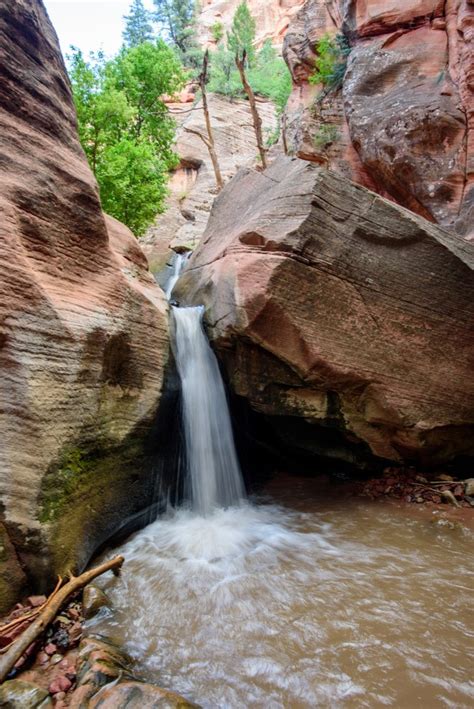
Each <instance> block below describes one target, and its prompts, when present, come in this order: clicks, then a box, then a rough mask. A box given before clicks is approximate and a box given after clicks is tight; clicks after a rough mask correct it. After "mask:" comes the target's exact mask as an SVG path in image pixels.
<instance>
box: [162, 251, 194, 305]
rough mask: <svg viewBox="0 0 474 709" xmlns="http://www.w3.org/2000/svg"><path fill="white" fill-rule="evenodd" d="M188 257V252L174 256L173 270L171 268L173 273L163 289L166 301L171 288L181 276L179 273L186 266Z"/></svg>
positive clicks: (168, 298)
mask: <svg viewBox="0 0 474 709" xmlns="http://www.w3.org/2000/svg"><path fill="white" fill-rule="evenodd" d="M189 255H190V252H189V251H188V252H186V253H184V254H176V260H175V262H174V268H173V273H172V275H171V276H170V278H169V280H168V283H167V284H166V288H165V296H166V300H170V298H171V295H172V293H173V288H174V287H175V285H176V283H177V282H178V278H179V277H180V275H181V271H182V270H183V268H184V267H185V265H186V261H187V260H188V258H189Z"/></svg>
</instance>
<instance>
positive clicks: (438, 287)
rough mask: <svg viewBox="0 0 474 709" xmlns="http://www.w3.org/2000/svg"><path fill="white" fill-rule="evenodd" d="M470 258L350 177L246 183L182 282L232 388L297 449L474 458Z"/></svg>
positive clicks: (217, 208) (313, 170)
mask: <svg viewBox="0 0 474 709" xmlns="http://www.w3.org/2000/svg"><path fill="white" fill-rule="evenodd" d="M473 264H474V245H472V244H469V243H468V242H466V241H465V240H463V239H462V238H461V237H459V236H457V235H455V234H451V233H449V232H447V231H444V230H443V229H441V228H439V227H437V226H435V225H433V224H431V223H430V222H428V221H426V220H424V219H423V218H421V217H418V216H416V215H414V214H412V213H411V212H409V211H407V210H405V209H403V208H401V207H398V206H397V205H394V204H393V203H391V202H389V201H387V200H385V199H383V198H382V197H380V196H379V195H376V194H374V193H373V192H370V191H369V190H367V189H365V188H363V187H360V186H358V185H355V184H353V183H351V182H349V181H348V180H346V179H345V178H343V177H341V176H340V175H338V174H336V173H333V172H330V171H328V170H325V169H322V168H318V167H317V166H316V165H314V164H313V163H310V162H305V161H302V160H299V159H291V158H286V157H281V158H279V159H278V160H276V161H275V162H274V163H273V164H272V165H271V166H270V167H269V168H268V169H267V170H266V171H265V172H264V173H259V172H256V171H252V170H249V169H246V170H243V171H241V172H239V173H238V174H237V175H236V177H234V178H233V180H232V181H231V182H230V183H229V184H228V185H227V186H226V187H225V189H224V190H223V192H222V193H221V194H220V195H219V197H218V198H217V200H216V202H215V203H214V207H213V210H212V212H211V217H210V220H209V223H208V227H207V230H206V232H205V234H204V236H203V239H202V241H201V243H200V245H199V246H198V248H197V250H196V251H195V253H194V255H193V256H192V258H191V259H190V261H189V265H188V266H187V268H186V270H185V271H184V273H183V275H182V277H181V279H180V281H179V282H178V287H177V291H175V293H176V294H177V296H178V298H180V300H181V301H182V302H183V303H194V304H197V303H204V304H205V306H206V320H207V323H208V326H209V333H210V336H211V338H212V340H213V344H214V346H215V347H216V349H217V350H218V352H219V354H220V356H221V358H222V359H223V361H224V364H225V367H226V369H227V374H228V377H229V380H230V383H231V386H232V388H233V389H234V391H235V392H236V394H237V395H239V396H241V397H244V398H246V399H247V400H248V401H249V402H250V405H251V406H252V407H253V408H254V409H255V410H256V411H259V412H261V413H263V414H264V415H265V416H266V417H267V419H268V422H269V423H270V425H271V426H272V427H273V430H274V432H275V433H276V435H277V437H279V439H280V440H282V441H284V442H286V444H287V445H288V446H290V447H291V448H292V449H300V450H302V451H307V452H309V453H312V454H323V455H328V456H334V457H338V458H342V459H344V460H346V461H350V462H353V463H357V464H359V463H360V464H367V463H369V464H370V463H377V461H380V462H383V461H384V460H387V459H388V460H392V461H415V462H418V463H423V464H432V463H439V462H441V461H448V460H451V459H453V458H454V457H456V456H458V455H459V456H461V455H472V454H473V453H474V435H473V434H474V378H473V377H472V362H473V356H474V297H473V296H474V274H473V271H472V266H473Z"/></svg>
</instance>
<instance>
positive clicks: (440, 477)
mask: <svg viewBox="0 0 474 709" xmlns="http://www.w3.org/2000/svg"><path fill="white" fill-rule="evenodd" d="M436 480H443V481H445V482H452V481H453V480H454V478H453V476H452V475H446V473H441V475H438V477H437V478H436Z"/></svg>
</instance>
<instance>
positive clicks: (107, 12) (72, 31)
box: [43, 0, 153, 55]
mask: <svg viewBox="0 0 474 709" xmlns="http://www.w3.org/2000/svg"><path fill="white" fill-rule="evenodd" d="M43 2H44V4H45V5H46V9H47V11H48V14H49V17H50V19H51V22H52V23H53V25H54V28H55V30H56V32H57V34H58V37H59V42H60V44H61V49H62V51H63V54H66V53H68V52H69V47H70V45H71V44H73V45H74V46H76V47H79V49H82V51H83V52H84V53H85V54H88V53H89V52H90V51H97V50H98V49H103V50H104V52H105V53H106V54H107V55H112V54H115V52H117V51H118V49H119V48H120V45H121V43H122V30H123V26H124V22H123V19H122V18H123V15H126V14H127V13H128V11H129V8H130V4H131V0H43ZM144 5H145V6H146V7H147V8H148V9H152V7H153V2H152V0H144Z"/></svg>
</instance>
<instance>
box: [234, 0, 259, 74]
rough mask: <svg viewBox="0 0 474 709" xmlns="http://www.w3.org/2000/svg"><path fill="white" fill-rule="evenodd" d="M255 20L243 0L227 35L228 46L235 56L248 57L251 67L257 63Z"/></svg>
mask: <svg viewBox="0 0 474 709" xmlns="http://www.w3.org/2000/svg"><path fill="white" fill-rule="evenodd" d="M255 32H256V24H255V20H254V18H253V17H252V15H251V14H250V10H249V8H248V5H247V3H246V1H245V0H242V2H241V3H240V5H239V6H238V7H237V10H236V11H235V14H234V17H233V20H232V26H231V28H230V32H229V33H228V35H227V46H228V48H229V50H230V51H231V52H232V54H233V55H234V56H236V55H239V56H242V54H243V53H244V52H246V55H247V62H248V65H249V66H250V67H252V66H253V64H254V62H255V47H254V44H255Z"/></svg>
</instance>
